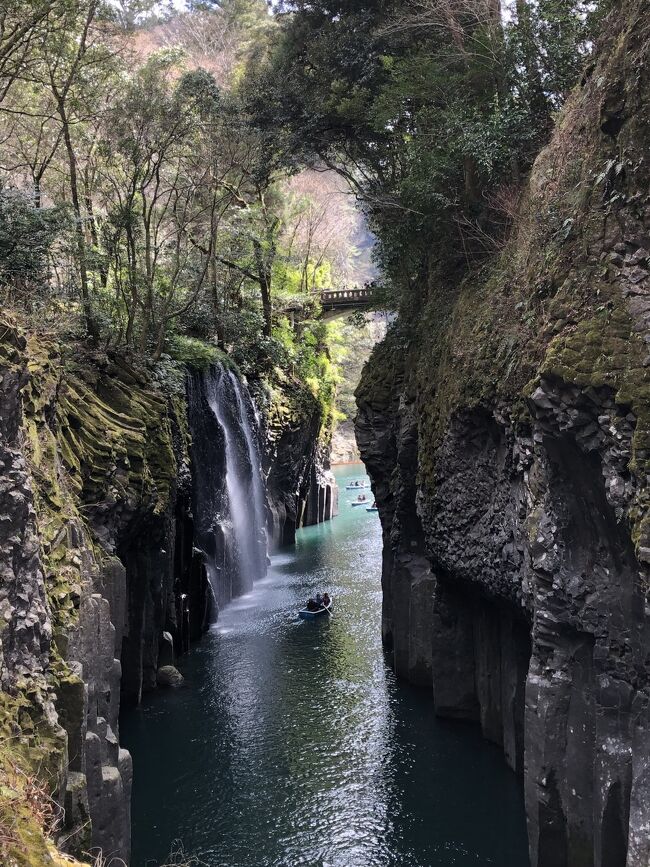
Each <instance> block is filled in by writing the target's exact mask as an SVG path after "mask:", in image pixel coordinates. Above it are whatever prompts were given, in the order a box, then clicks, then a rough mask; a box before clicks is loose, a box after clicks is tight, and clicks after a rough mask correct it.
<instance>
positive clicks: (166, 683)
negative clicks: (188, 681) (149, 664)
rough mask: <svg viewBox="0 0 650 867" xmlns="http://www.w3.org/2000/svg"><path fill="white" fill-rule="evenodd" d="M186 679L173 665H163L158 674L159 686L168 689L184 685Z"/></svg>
mask: <svg viewBox="0 0 650 867" xmlns="http://www.w3.org/2000/svg"><path fill="white" fill-rule="evenodd" d="M184 681H185V678H184V677H183V675H182V674H181V673H180V671H179V670H178V669H177V668H175V667H174V666H173V665H163V666H162V667H161V668H159V669H158V672H157V674H156V682H157V683H158V686H161V687H163V688H166V689H168V688H173V687H177V686H182V685H183V682H184Z"/></svg>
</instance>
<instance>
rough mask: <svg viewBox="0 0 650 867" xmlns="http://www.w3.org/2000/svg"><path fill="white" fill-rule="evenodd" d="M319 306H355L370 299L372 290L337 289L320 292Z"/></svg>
mask: <svg viewBox="0 0 650 867" xmlns="http://www.w3.org/2000/svg"><path fill="white" fill-rule="evenodd" d="M320 299H321V304H324V305H328V304H340V305H346V304H355V303H357V304H358V303H359V302H360V301H370V300H371V299H372V289H338V290H332V291H329V292H328V291H325V292H321V296H320Z"/></svg>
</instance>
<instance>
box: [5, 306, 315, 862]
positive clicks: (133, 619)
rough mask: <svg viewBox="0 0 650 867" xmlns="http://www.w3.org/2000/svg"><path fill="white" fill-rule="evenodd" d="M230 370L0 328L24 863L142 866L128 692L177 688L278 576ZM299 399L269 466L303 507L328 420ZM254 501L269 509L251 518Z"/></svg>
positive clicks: (249, 437) (15, 759) (14, 763)
mask: <svg viewBox="0 0 650 867" xmlns="http://www.w3.org/2000/svg"><path fill="white" fill-rule="evenodd" d="M222 362H223V363H216V362H215V363H214V364H213V365H210V366H208V367H207V368H204V369H202V370H198V369H192V370H188V369H186V368H184V367H183V366H178V367H177V368H176V369H175V372H174V375H173V377H171V378H168V379H167V380H166V381H161V380H160V379H159V378H156V375H155V373H152V369H151V368H150V367H149V368H147V367H146V365H144V364H143V363H142V361H141V359H133V358H130V359H127V357H126V356H125V355H124V354H122V355H121V354H119V353H114V352H109V353H106V352H101V351H99V350H89V349H88V347H87V346H86V347H84V346H77V347H76V351H70V348H69V347H64V346H63V345H61V344H60V343H58V342H57V341H56V340H55V339H53V338H51V336H50V337H48V336H46V335H43V334H35V333H33V332H32V333H31V335H30V336H29V338H28V337H26V332H25V330H24V329H23V328H22V327H21V325H20V324H19V322H18V321H17V320H16V319H15V318H13V317H10V316H6V317H3V321H2V323H0V383H1V384H2V400H1V403H0V435H1V439H0V553H1V554H2V558H1V560H2V564H3V571H2V575H1V578H2V580H1V582H0V583H1V586H0V615H1V617H2V629H1V631H0V638H1V642H0V679H1V685H2V702H1V704H0V769H1V771H2V779H3V790H2V797H1V798H0V831H1V838H0V840H1V843H2V846H3V847H4V848H3V849H2V851H3V853H4V852H6V853H7V857H8V858H9V859H10V860H9V861H8V863H9V864H15V865H27V867H32V865H34V867H46V865H51V864H56V865H58V864H63V863H66V864H68V863H71V862H70V860H66V861H65V862H64V861H62V860H60V859H61V855H60V850H62V851H65V852H68V853H73V854H74V855H77V856H78V857H81V858H83V859H84V863H85V861H86V859H89V858H92V859H94V858H95V857H96V856H97V855H98V854H99V853H104V855H107V854H108V855H109V856H110V857H112V858H115V859H122V861H121V862H120V863H122V862H124V863H128V861H129V855H130V794H131V782H132V764H131V757H130V755H129V753H128V752H127V751H126V750H124V749H122V748H121V746H120V741H119V709H120V700H122V702H125V703H127V704H136V703H138V702H139V701H140V700H141V697H142V695H143V693H145V692H147V691H150V690H153V689H155V688H156V687H157V686H158V685H160V686H168V685H173V684H174V682H175V678H176V679H180V675H179V674H178V672H177V671H176V670H175V668H174V667H173V666H172V663H173V661H174V655H175V654H180V653H182V652H183V651H185V650H187V649H188V648H189V645H190V642H191V641H192V640H193V639H196V638H198V637H200V635H201V634H202V632H203V631H204V630H205V629H206V628H207V627H208V625H209V624H210V622H212V621H214V620H215V619H216V617H217V616H218V610H219V607H220V606H221V605H223V604H226V603H227V602H228V601H230V599H231V598H233V597H234V596H237V595H241V594H242V593H244V592H247V591H248V590H250V589H251V586H252V582H253V580H254V579H255V578H259V577H262V576H263V574H264V573H265V570H266V562H267V545H266V525H268V528H269V530H272V521H271V517H270V515H271V508H270V507H269V505H268V504H267V501H266V500H267V497H266V491H265V486H264V479H263V466H262V463H263V458H264V455H263V452H266V451H267V443H266V441H265V440H264V437H263V433H262V426H261V422H262V418H261V414H259V413H258V412H257V410H256V407H255V405H254V404H253V401H252V400H251V397H250V394H249V391H248V389H247V387H246V384H245V382H244V380H243V379H242V378H241V377H240V376H239V375H238V374H237V373H236V372H235V371H234V369H233V368H232V366H229V365H228V364H227V363H226V362H225V361H224V360H223V359H222ZM257 388H258V391H259V393H260V396H261V398H260V399H261V401H262V398H263V397H264V395H266V406H265V409H266V412H267V414H268V415H269V416H273V417H274V418H275V415H277V413H276V411H275V409H274V407H275V401H279V400H280V396H281V394H282V387H281V386H278V387H277V388H276V392H275V396H274V397H271V396H269V395H270V392H271V387H270V386H265V385H264V384H262V383H258V384H257ZM301 389H302V391H301ZM302 392H304V393H302ZM292 395H293V396H294V399H295V400H298V397H300V398H301V402H300V406H301V408H302V409H301V412H302V413H303V414H302V415H300V412H298V410H296V412H295V413H294V414H293V415H292V417H291V426H290V430H289V429H287V432H286V436H285V431H284V428H283V422H282V420H281V418H280V419H279V420H278V419H277V418H276V420H275V422H274V424H275V428H274V430H275V433H276V436H277V438H278V441H279V444H276V445H275V446H274V449H273V453H272V455H271V456H270V457H269V459H268V461H267V462H268V463H270V466H271V471H272V472H273V469H272V468H273V467H274V466H276V465H277V464H279V465H281V466H282V467H283V468H284V472H285V475H283V476H279V477H278V478H277V481H276V486H275V488H274V493H275V495H276V496H277V497H281V499H282V502H283V503H284V504H285V505H286V508H287V510H288V511H289V512H291V514H294V515H296V514H298V513H299V511H300V506H299V504H300V502H301V497H302V498H305V497H307V498H308V497H309V496H310V481H311V479H312V478H313V477H315V476H316V474H317V470H316V469H315V466H314V464H315V460H316V444H315V443H316V441H317V440H318V436H319V434H320V428H321V425H322V423H323V417H322V414H321V411H320V408H319V405H318V403H317V402H316V400H315V399H314V398H313V395H311V392H310V391H309V390H308V389H306V388H304V387H303V386H301V384H300V383H299V382H297V381H296V382H293V383H292ZM296 395H297V396H298V397H296ZM281 415H282V414H281V413H280V416H281ZM303 428H304V430H305V433H304V435H303V436H302V437H298V436H297V434H298V433H299V432H300V430H302V429H303ZM292 437H293V438H292ZM296 437H297V439H296ZM286 438H288V439H289V440H290V441H291V442H292V443H293V445H292V448H291V449H290V451H289V452H288V453H287V452H286V449H285V446H284V442H285V439H286ZM285 482H286V483H287V484H290V487H289V488H285V487H283V485H284V484H285ZM319 491H320V489H318V490H317V492H316V496H317V497H318V496H319V495H320V494H319ZM244 508H247V509H248V510H249V511H250V512H251V513H252V512H253V510H254V515H251V516H248V515H247V516H246V520H243V521H242V520H241V519H240V516H239V515H238V511H237V510H240V511H242V510H243V509H244ZM176 682H177V681H176ZM3 863H5V862H4V861H3Z"/></svg>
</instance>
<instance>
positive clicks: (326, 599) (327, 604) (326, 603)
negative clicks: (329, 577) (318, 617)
mask: <svg viewBox="0 0 650 867" xmlns="http://www.w3.org/2000/svg"><path fill="white" fill-rule="evenodd" d="M322 601H323V608H329V607H330V602H331V601H332V600H331V599H330V597H329V593H323V600H322Z"/></svg>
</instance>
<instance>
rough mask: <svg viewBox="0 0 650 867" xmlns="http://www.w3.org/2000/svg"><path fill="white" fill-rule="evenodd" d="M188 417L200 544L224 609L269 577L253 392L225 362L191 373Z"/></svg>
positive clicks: (264, 509) (217, 598) (257, 429)
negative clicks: (200, 372) (198, 372)
mask: <svg viewBox="0 0 650 867" xmlns="http://www.w3.org/2000/svg"><path fill="white" fill-rule="evenodd" d="M189 415H190V428H191V431H192V465H193V476H194V540H195V547H197V548H199V549H200V551H201V552H202V554H203V557H204V560H205V566H206V570H207V573H208V578H209V581H210V584H211V587H212V591H213V594H214V599H215V600H216V605H217V607H220V606H222V605H224V604H226V603H227V602H229V601H230V600H231V599H233V598H234V597H236V596H241V595H242V594H243V593H246V592H248V591H249V590H251V588H252V586H253V582H254V581H256V580H257V579H259V578H262V577H264V575H265V574H266V566H267V540H266V496H265V488H264V481H263V477H262V461H261V455H260V444H259V424H258V420H257V413H256V410H255V406H254V404H253V401H252V399H251V396H250V394H249V392H248V389H247V388H246V387H245V386H244V385H243V383H242V382H241V381H240V380H239V378H238V377H237V376H236V375H235V374H234V373H233V372H232V371H230V370H227V369H225V368H223V367H213V368H211V369H210V370H209V371H207V372H206V373H202V374H195V375H194V376H193V377H191V379H190V383H189ZM215 616H216V612H215Z"/></svg>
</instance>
